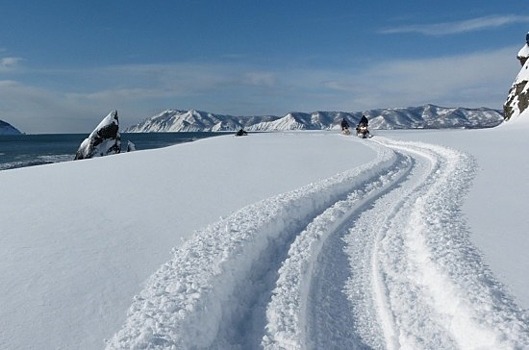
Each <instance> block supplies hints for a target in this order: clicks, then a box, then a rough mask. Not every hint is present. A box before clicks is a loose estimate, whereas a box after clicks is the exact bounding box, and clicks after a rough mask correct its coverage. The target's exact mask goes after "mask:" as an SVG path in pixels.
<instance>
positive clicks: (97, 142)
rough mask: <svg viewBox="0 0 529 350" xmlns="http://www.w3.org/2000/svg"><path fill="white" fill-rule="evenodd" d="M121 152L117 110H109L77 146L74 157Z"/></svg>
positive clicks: (99, 155)
mask: <svg viewBox="0 0 529 350" xmlns="http://www.w3.org/2000/svg"><path fill="white" fill-rule="evenodd" d="M120 152H121V136H120V134H119V121H118V112H117V111H112V112H110V113H109V114H108V115H107V116H106V117H105V118H104V119H103V120H102V121H101V123H99V125H98V126H97V127H96V128H95V129H94V131H92V133H91V134H90V136H88V137H87V138H86V139H84V141H83V142H82V143H81V145H80V146H79V149H78V150H77V153H76V155H75V159H87V158H93V157H102V156H106V155H109V154H116V153H120Z"/></svg>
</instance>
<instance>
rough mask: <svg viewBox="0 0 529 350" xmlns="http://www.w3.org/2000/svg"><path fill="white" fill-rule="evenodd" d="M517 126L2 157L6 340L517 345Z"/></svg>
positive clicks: (523, 193)
mask: <svg viewBox="0 0 529 350" xmlns="http://www.w3.org/2000/svg"><path fill="white" fill-rule="evenodd" d="M527 132H529V122H526V123H524V122H522V121H517V122H516V123H515V122H513V123H511V122H509V123H508V125H502V126H501V127H498V128H494V129H488V130H456V131H435V130H431V131H400V132H399V131H385V132H382V131H379V132H376V133H374V137H373V138H371V139H359V138H356V137H352V136H343V135H340V134H339V133H338V132H306V131H304V132H290V133H273V134H250V135H249V136H248V137H244V138H236V137H233V136H224V137H216V138H209V139H204V140H199V141H196V142H193V143H188V144H181V145H176V146H172V147H168V148H164V149H159V150H151V151H140V152H131V153H126V154H121V155H119V156H116V157H105V158H101V159H97V160H94V161H91V162H70V163H61V164H54V165H47V166H38V167H33V168H21V169H13V170H7V171H2V172H0V192H1V193H2V194H3V197H2V201H0V221H1V222H2V223H3V229H4V230H5V231H3V233H2V235H0V255H2V256H3V257H5V258H4V260H3V262H2V263H1V264H0V298H2V299H1V302H2V305H3V307H2V308H1V309H0V329H1V330H2V331H1V333H0V348H5V349H27V348H35V347H39V348H80V349H93V348H101V347H104V346H105V345H106V348H107V349H401V348H402V349H525V348H529V316H528V313H527V309H528V308H529V293H528V292H527V291H528V290H529V282H528V280H527V278H526V273H527V269H528V268H529V259H528V258H527V254H526V252H527V249H528V248H529V238H528V237H527V235H526V224H527V222H526V219H525V217H526V216H524V214H523V213H524V212H525V202H526V201H527V200H529V188H528V186H527V181H526V175H525V174H527V172H528V171H529V169H528V165H527V164H529V159H528V158H529V156H528V155H527V152H526V151H525V150H526V149H527V148H528V146H529V145H528V142H529V141H527V137H526V134H527ZM492 139H493V140H494V141H495V142H494V143H492V142H491V140H492ZM497 148H500V149H502V151H503V152H504V153H505V156H504V157H503V158H502V168H501V169H499V168H498V167H497V153H495V152H493V151H491V150H494V149H497ZM94 169H105V171H104V172H97V171H94ZM117 169H119V170H120V171H121V174H123V177H122V178H121V179H120V181H115V182H112V181H110V182H109V181H108V177H107V176H106V175H107V174H108V173H118V172H117V171H116V170H117ZM99 173H102V174H99ZM131 173H134V176H129V174H131ZM82 174H89V175H87V176H89V177H88V178H90V180H91V182H95V183H97V186H92V187H91V186H88V187H90V188H81V189H79V188H78V186H77V184H78V181H79V178H80V176H81V178H82ZM59 175H61V176H59ZM506 178H508V181H506V180H505V179H506ZM59 179H60V180H59ZM68 179H71V180H68ZM22 183H24V184H26V185H25V186H26V188H25V191H24V192H23V193H21V192H20V191H17V190H16V188H20V184H22ZM43 183H45V184H46V186H42V185H41V184H43ZM500 183H501V186H494V185H493V184H500ZM17 185H18V186H17ZM74 189H75V190H74ZM110 189H111V191H110ZM75 191H77V193H75ZM110 192H111V193H112V194H113V195H112V196H111V198H109V196H107V195H106V194H107V193H110ZM81 198H82V200H80V199H81ZM116 198H119V199H120V200H121V201H122V202H121V203H122V205H121V207H120V209H119V208H117V206H116V200H115V199H116ZM72 203H76V205H75V206H74V205H72ZM81 212H82V213H84V214H85V215H83V216H79V215H76V213H81ZM505 232H508V233H509V234H508V235H507V234H506V233H505ZM169 247H173V249H172V250H171V254H170V256H167V255H166V254H165V253H167V252H169V250H170V248H169ZM127 309H128V311H127ZM29 324H33V325H34V326H32V327H29V326H28V325H29ZM30 328H31V329H30Z"/></svg>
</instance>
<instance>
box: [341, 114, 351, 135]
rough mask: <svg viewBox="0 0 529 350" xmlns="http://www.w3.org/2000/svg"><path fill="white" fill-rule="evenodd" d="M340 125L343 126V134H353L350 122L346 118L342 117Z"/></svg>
mask: <svg viewBox="0 0 529 350" xmlns="http://www.w3.org/2000/svg"><path fill="white" fill-rule="evenodd" d="M340 126H341V127H342V134H344V135H351V131H350V130H349V123H348V122H347V120H345V118H343V119H342V122H341V124H340Z"/></svg>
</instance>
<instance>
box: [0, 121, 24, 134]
mask: <svg viewBox="0 0 529 350" xmlns="http://www.w3.org/2000/svg"><path fill="white" fill-rule="evenodd" d="M20 134H22V133H21V132H20V130H18V129H17V128H15V127H14V126H13V125H11V124H9V123H7V122H5V121H3V120H0V135H20Z"/></svg>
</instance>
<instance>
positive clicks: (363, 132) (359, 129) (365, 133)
mask: <svg viewBox="0 0 529 350" xmlns="http://www.w3.org/2000/svg"><path fill="white" fill-rule="evenodd" d="M368 123H369V122H368V120H367V118H366V116H365V115H363V116H362V118H360V121H359V122H358V125H357V126H356V133H357V135H358V136H361V137H362V138H366V137H369V130H367V125H368Z"/></svg>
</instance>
